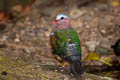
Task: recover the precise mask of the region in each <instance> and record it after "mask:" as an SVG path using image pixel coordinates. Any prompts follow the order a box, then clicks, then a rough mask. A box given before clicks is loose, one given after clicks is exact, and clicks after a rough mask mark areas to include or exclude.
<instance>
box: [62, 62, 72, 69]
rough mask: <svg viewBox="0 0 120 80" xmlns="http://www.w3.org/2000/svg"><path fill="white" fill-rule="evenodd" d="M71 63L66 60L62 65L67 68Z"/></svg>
mask: <svg viewBox="0 0 120 80" xmlns="http://www.w3.org/2000/svg"><path fill="white" fill-rule="evenodd" d="M69 65H70V64H69V63H68V62H67V61H65V62H64V63H63V65H62V67H64V68H66V67H68V66H69Z"/></svg>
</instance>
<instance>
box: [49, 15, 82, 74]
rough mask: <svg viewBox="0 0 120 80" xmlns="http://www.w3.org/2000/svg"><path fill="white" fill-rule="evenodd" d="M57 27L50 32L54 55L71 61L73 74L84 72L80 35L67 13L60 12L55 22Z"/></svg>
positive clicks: (63, 60) (62, 59)
mask: <svg viewBox="0 0 120 80" xmlns="http://www.w3.org/2000/svg"><path fill="white" fill-rule="evenodd" d="M53 23H54V24H55V27H54V28H53V29H52V31H51V33H50V45H51V49H52V53H53V55H56V56H57V59H59V60H60V61H62V62H63V63H64V62H67V63H69V69H70V73H71V74H72V75H80V76H81V75H82V74H83V73H84V69H83V65H82V62H81V46H80V39H79V35H78V33H77V32H76V30H74V29H73V28H72V27H71V20H70V18H69V17H68V16H67V15H65V14H58V15H57V16H56V20H55V21H54V22H53Z"/></svg>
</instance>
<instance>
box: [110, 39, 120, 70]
mask: <svg viewBox="0 0 120 80" xmlns="http://www.w3.org/2000/svg"><path fill="white" fill-rule="evenodd" d="M111 47H112V48H113V51H114V54H115V55H116V56H114V57H113V58H112V59H113V61H112V63H113V66H114V67H115V68H116V69H117V70H119V71H120V39H118V40H117V41H116V42H115V43H114V45H112V46H111Z"/></svg>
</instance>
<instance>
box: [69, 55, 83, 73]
mask: <svg viewBox="0 0 120 80" xmlns="http://www.w3.org/2000/svg"><path fill="white" fill-rule="evenodd" d="M70 60H71V62H70V63H71V65H70V71H71V73H72V74H73V75H82V74H83V72H84V69H83V66H82V63H81V57H80V56H71V57H70Z"/></svg>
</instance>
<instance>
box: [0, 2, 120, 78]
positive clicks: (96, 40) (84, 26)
mask: <svg viewBox="0 0 120 80" xmlns="http://www.w3.org/2000/svg"><path fill="white" fill-rule="evenodd" d="M38 1H39V0H38ZM58 13H65V14H67V15H69V16H70V18H71V22H72V26H73V28H74V29H75V30H76V31H77V32H78V33H79V38H80V40H81V47H82V58H85V56H87V54H88V52H90V51H97V52H100V53H101V54H103V55H104V54H105V55H114V54H113V51H112V49H111V47H110V46H111V45H113V44H114V43H115V42H116V41H117V40H118V39H119V38H120V7H112V6H110V5H108V4H106V3H98V2H95V3H91V4H88V5H86V6H81V7H79V8H76V7H72V8H67V7H66V6H65V5H61V4H58V3H56V4H50V3H49V4H42V5H41V3H39V2H36V3H35V4H34V5H33V7H32V10H31V13H30V14H29V16H27V17H22V18H20V19H18V20H17V22H16V23H12V22H8V23H7V24H6V25H5V26H6V29H5V30H4V29H3V30H2V29H0V73H1V74H0V80H116V79H114V77H113V78H112V77H108V76H100V75H94V74H92V73H87V72H85V73H84V74H83V75H82V76H81V77H77V78H76V77H72V76H70V73H69V71H66V70H65V69H60V68H58V66H57V65H58V62H57V61H56V60H55V59H54V57H53V55H52V53H51V49H50V45H49V35H50V31H51V29H52V28H53V26H54V25H53V24H52V22H53V20H54V19H55V16H56V14H58ZM0 26H3V25H0ZM96 49H97V50H96ZM99 49H100V50H99ZM90 64H91V63H90ZM95 64H99V62H98V63H95ZM92 65H93V64H92ZM112 76H113V75H112Z"/></svg>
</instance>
